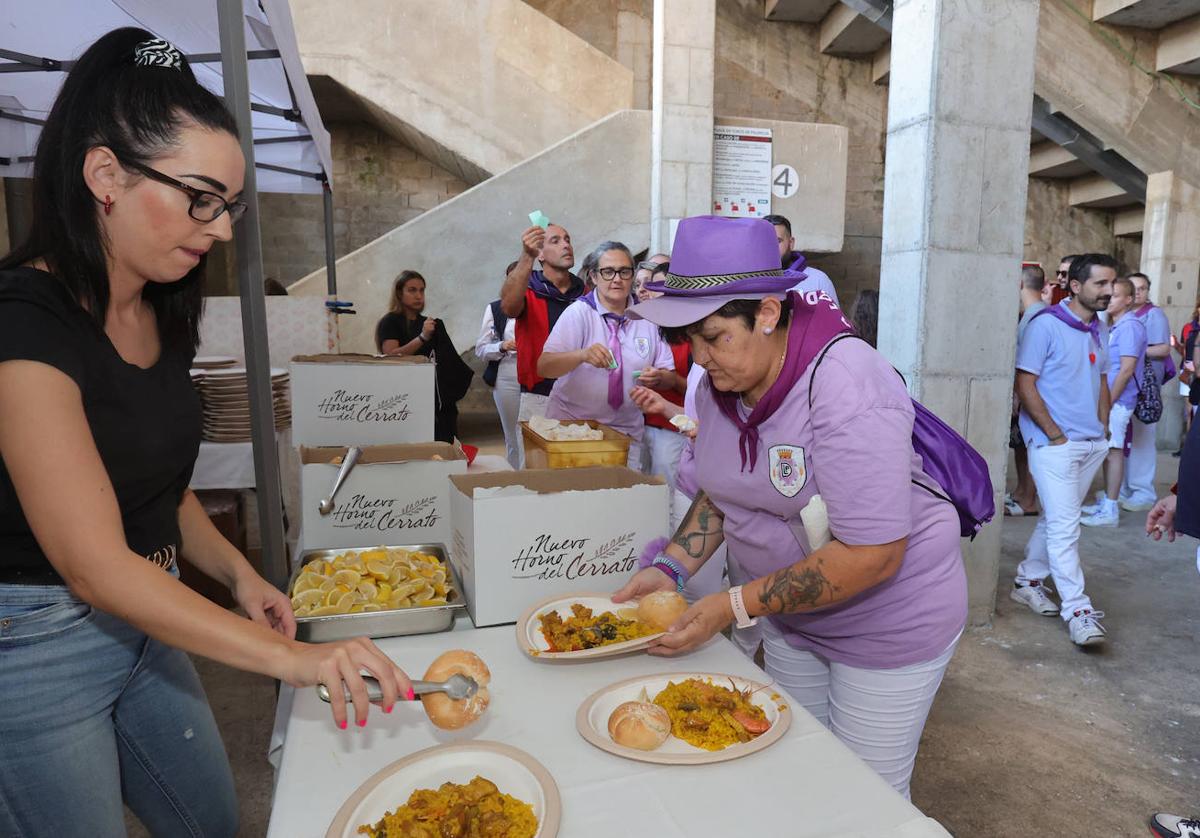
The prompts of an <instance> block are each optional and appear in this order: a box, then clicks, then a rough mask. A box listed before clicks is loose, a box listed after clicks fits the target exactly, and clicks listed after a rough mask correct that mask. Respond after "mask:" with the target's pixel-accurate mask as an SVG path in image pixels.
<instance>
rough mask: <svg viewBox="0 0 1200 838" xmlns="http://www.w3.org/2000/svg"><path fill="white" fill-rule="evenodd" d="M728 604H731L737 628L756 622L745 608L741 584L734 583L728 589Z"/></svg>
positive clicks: (746, 626) (748, 626)
mask: <svg viewBox="0 0 1200 838" xmlns="http://www.w3.org/2000/svg"><path fill="white" fill-rule="evenodd" d="M729 604H730V605H732V606H733V616H734V617H735V618H736V619H737V627H738V628H740V629H744V628H750V627H751V626H753V625H754V624H756V623H757V622H758V620H756V619H754V618H752V617H751V616H750V612H748V611H747V610H746V603H745V602H744V601H743V600H742V586H741V585H735V586H733V587H732V588H730V589H729Z"/></svg>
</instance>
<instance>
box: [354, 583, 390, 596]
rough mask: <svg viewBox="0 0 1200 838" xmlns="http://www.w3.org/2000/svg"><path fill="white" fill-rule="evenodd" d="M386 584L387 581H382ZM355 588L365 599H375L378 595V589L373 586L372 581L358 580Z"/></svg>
mask: <svg viewBox="0 0 1200 838" xmlns="http://www.w3.org/2000/svg"><path fill="white" fill-rule="evenodd" d="M382 584H384V585H386V584H387V583H386V582H384V583H382ZM356 590H357V591H358V592H359V593H360V594H361V595H362V596H363V597H365V598H366V599H375V598H376V597H377V596H379V589H378V588H377V587H375V583H374V582H359V583H358V587H357V588H356Z"/></svg>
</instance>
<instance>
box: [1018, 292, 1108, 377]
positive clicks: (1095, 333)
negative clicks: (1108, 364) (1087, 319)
mask: <svg viewBox="0 0 1200 838" xmlns="http://www.w3.org/2000/svg"><path fill="white" fill-rule="evenodd" d="M1066 305H1067V302H1066V300H1063V301H1062V302H1061V303H1059V304H1058V305H1056V306H1046V307H1045V308H1044V309H1041V310H1040V311H1036V312H1034V315H1033V317H1030V318H1029V322H1030V323H1032V322H1033V321H1034V320H1037V319H1038V318H1039V317H1041V316H1042V315H1043V314H1052V315H1054V316H1055V317H1057V318H1058V319H1059V320H1061V321H1062V322H1064V323H1066V324H1067V325H1068V326H1070V327H1071V328H1072V329H1074V330H1075V331H1077V332H1087V333H1088V334H1090V335H1091V336H1092V343H1094V344H1096V348H1097V349H1099V348H1100V324H1099V323H1097V322H1096V318H1095V317H1093V318H1092V322H1091V323H1088V324H1087V325H1086V326H1085V325H1084V324H1083V321H1082V320H1080V319H1079V318H1078V317H1076V316H1075V315H1074V314H1073V313H1072V312H1069V311H1067V310H1066ZM1093 363H1095V361H1093Z"/></svg>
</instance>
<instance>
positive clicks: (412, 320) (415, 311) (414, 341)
mask: <svg viewBox="0 0 1200 838" xmlns="http://www.w3.org/2000/svg"><path fill="white" fill-rule="evenodd" d="M424 315H425V277H423V276H421V275H420V274H419V273H417V272H416V271H401V272H400V275H399V276H398V277H396V282H395V284H394V285H393V286H392V302H391V305H390V306H388V313H387V314H385V315H383V317H381V318H380V319H379V323H378V324H376V326H375V347H376V348H377V349H378V350H379V352H380V353H381V354H383V355H424V356H425V357H427V358H432V359H433V362H434V363H435V364H437V371H436V379H437V392H436V393H435V396H436V398H435V399H434V402H435V404H434V414H433V438H434V439H436V440H438V441H439V442H454V438H455V437H456V436H458V403H459V402H460V401H462V398H463V396H465V395H466V394H467V388H469V387H470V386H471V379H473V378H474V377H475V371H474V370H472V369H471V368H470V367H468V366H467V365H466V363H465V362H464V361H463V359H462V357H461V356H460V355H459V354H458V350H457V349H456V348H455V347H454V341H452V340H450V333H449V332H447V331H446V326H445V324H443V323H442V321H441V320H438V319H437V318H435V317H425V316H424Z"/></svg>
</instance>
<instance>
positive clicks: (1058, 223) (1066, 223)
mask: <svg viewBox="0 0 1200 838" xmlns="http://www.w3.org/2000/svg"><path fill="white" fill-rule="evenodd" d="M1068 253H1108V254H1111V255H1112V256H1115V257H1116V258H1117V260H1118V261H1119V262H1121V265H1122V266H1123V268H1124V269H1125V270H1126V271H1136V270H1137V269H1138V265H1139V263H1140V262H1141V255H1142V243H1141V239H1139V238H1129V237H1117V236H1114V235H1113V224H1112V216H1111V215H1110V214H1109V213H1107V212H1103V211H1100V210H1091V209H1085V208H1082V207H1073V206H1071V203H1070V200H1069V196H1068V181H1066V180H1055V179H1051V178H1030V179H1029V193H1028V199H1027V201H1026V204H1025V248H1024V252H1023V255H1024V258H1025V260H1026V261H1029V262H1041V263H1042V267H1043V268H1045V269H1046V272H1047V273H1049V274H1053V271H1054V269H1055V268H1057V267H1058V260H1059V259H1061V258H1062V257H1063V256H1065V255H1067V254H1068Z"/></svg>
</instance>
